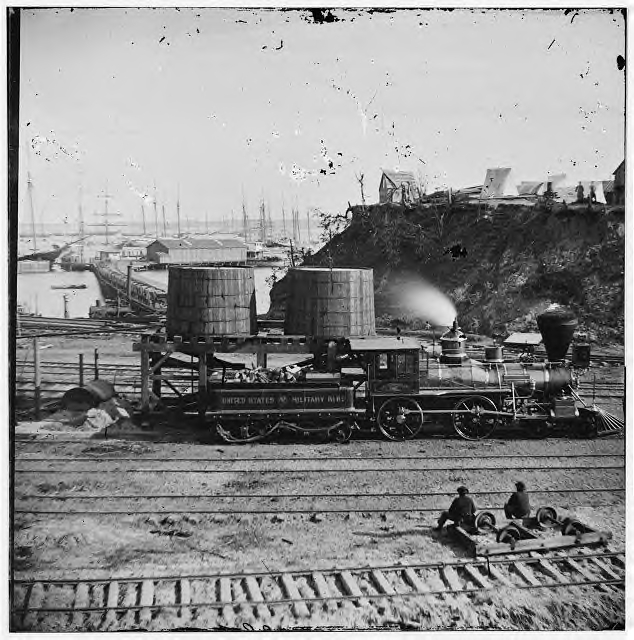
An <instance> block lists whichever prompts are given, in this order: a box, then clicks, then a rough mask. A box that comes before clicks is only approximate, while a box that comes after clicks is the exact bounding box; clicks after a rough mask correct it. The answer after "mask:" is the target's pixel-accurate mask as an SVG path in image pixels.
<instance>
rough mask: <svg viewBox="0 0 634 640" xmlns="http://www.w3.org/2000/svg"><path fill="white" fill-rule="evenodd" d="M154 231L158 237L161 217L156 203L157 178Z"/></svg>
mask: <svg viewBox="0 0 634 640" xmlns="http://www.w3.org/2000/svg"><path fill="white" fill-rule="evenodd" d="M154 231H155V233H156V239H157V240H158V237H159V219H158V209H157V204H156V180H155V181H154Z"/></svg>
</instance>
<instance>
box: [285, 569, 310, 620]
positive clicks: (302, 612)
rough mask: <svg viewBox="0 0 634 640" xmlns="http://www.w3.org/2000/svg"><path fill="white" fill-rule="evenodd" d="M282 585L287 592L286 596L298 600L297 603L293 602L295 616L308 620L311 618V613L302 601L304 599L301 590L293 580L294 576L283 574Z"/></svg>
mask: <svg viewBox="0 0 634 640" xmlns="http://www.w3.org/2000/svg"><path fill="white" fill-rule="evenodd" d="M280 577H281V579H282V584H283V585H284V591H286V595H287V596H288V597H289V598H291V599H293V600H297V602H293V610H294V611H295V615H296V616H298V617H300V618H308V617H309V616H310V611H309V610H308V607H307V606H306V603H305V602H303V601H301V599H302V597H301V595H300V593H299V589H298V588H297V585H296V584H295V581H294V580H293V576H291V575H290V574H288V573H283V574H282V575H281V576H280Z"/></svg>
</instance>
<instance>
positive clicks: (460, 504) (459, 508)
mask: <svg viewBox="0 0 634 640" xmlns="http://www.w3.org/2000/svg"><path fill="white" fill-rule="evenodd" d="M468 493H469V489H467V487H458V497H457V498H454V501H453V502H452V503H451V506H450V507H449V510H448V511H443V512H442V513H441V514H440V518H438V526H437V527H436V528H435V529H434V530H435V531H440V530H441V529H442V528H443V525H444V524H445V522H447V520H453V522H454V523H455V524H457V525H460V524H462V523H468V524H471V522H472V521H473V517H474V516H475V512H476V507H475V504H474V503H473V500H472V499H471V498H470V497H469V496H468V495H467V494H468Z"/></svg>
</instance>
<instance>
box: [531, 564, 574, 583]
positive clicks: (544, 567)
mask: <svg viewBox="0 0 634 640" xmlns="http://www.w3.org/2000/svg"><path fill="white" fill-rule="evenodd" d="M537 566H538V567H539V568H540V570H541V571H543V572H544V573H545V574H547V575H549V576H550V577H551V578H553V580H556V581H557V582H562V583H565V582H567V581H568V578H566V576H565V575H564V574H563V573H561V571H559V569H557V567H556V566H555V565H553V564H552V563H551V562H549V561H548V560H546V558H540V559H539V562H538V563H537Z"/></svg>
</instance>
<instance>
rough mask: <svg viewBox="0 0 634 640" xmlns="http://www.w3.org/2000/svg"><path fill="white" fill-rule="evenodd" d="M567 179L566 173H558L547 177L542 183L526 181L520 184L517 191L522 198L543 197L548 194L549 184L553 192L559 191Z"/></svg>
mask: <svg viewBox="0 0 634 640" xmlns="http://www.w3.org/2000/svg"><path fill="white" fill-rule="evenodd" d="M565 179H566V174H565V173H557V174H553V175H549V176H547V177H546V179H545V180H543V181H542V182H537V181H528V180H524V181H522V182H521V183H520V184H519V186H518V187H517V190H518V192H519V194H520V195H521V196H542V195H544V193H545V192H546V188H547V187H548V183H549V182H550V183H551V188H552V190H553V191H557V186H558V185H560V184H561V183H562V182H563V181H564V180H565Z"/></svg>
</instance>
